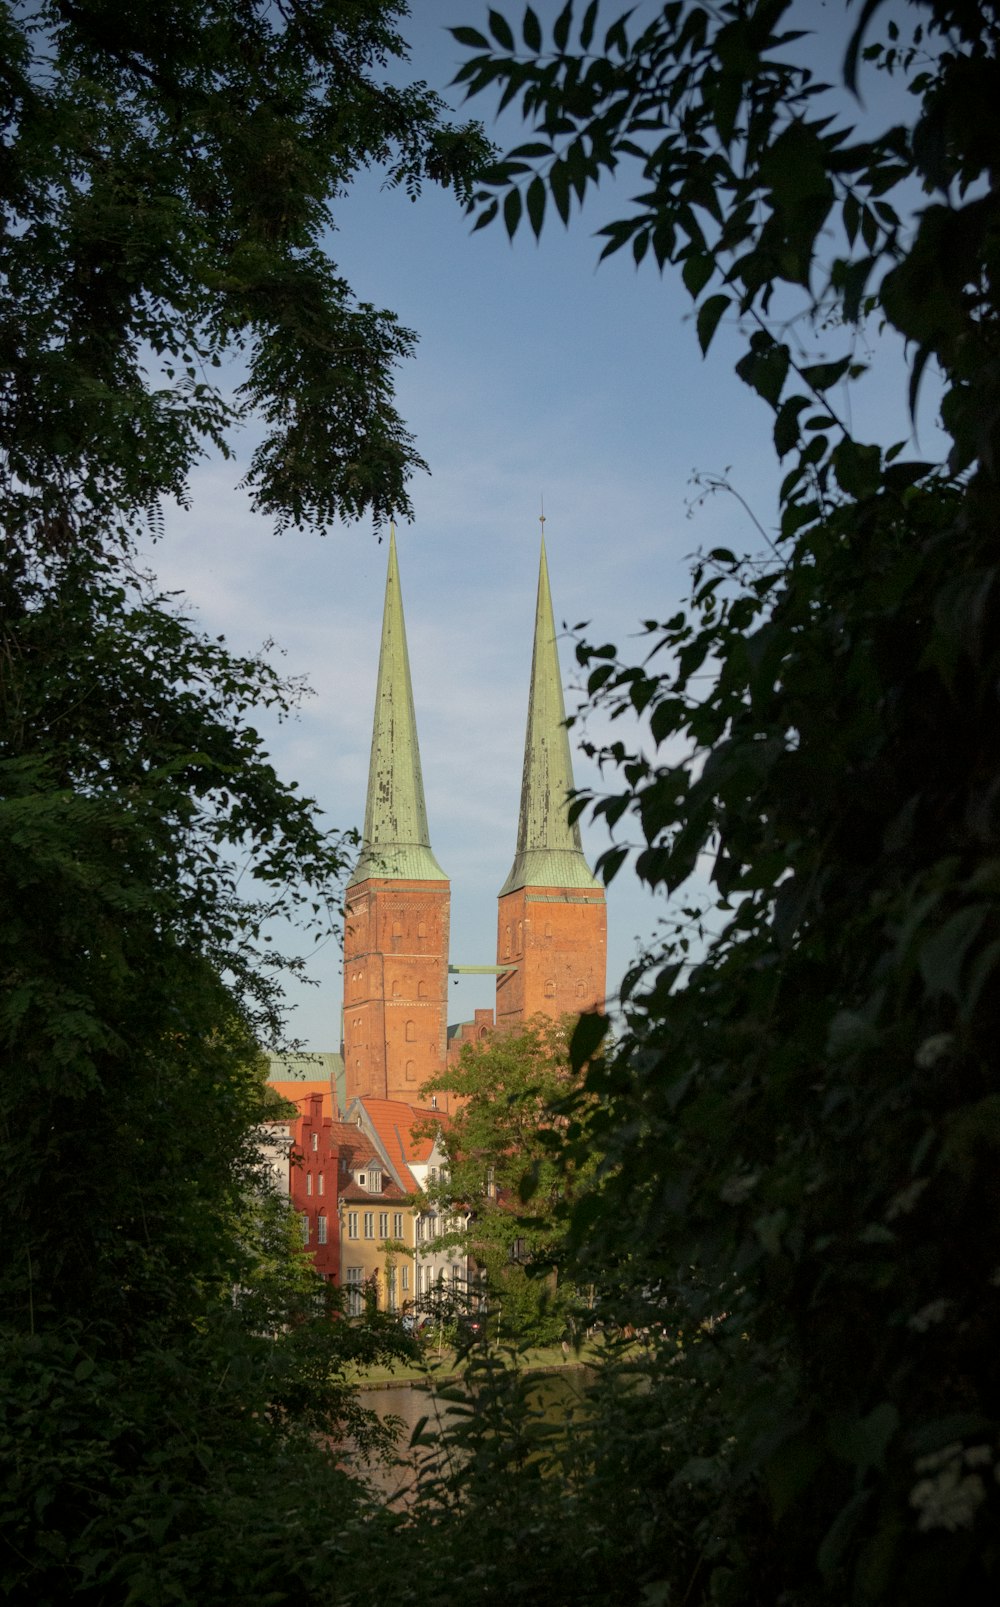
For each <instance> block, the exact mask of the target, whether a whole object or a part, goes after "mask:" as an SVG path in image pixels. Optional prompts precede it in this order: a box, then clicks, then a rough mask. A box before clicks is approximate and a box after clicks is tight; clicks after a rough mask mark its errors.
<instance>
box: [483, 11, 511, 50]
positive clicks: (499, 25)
mask: <svg viewBox="0 0 1000 1607" xmlns="http://www.w3.org/2000/svg"><path fill="white" fill-rule="evenodd" d="M488 21H489V25H490V33H491V34H492V35H493V37H494V39H495V40H496V42H497V44H498V45H501V46H502V47H503V49H504V50H513V49H514V34H513V32H512V30H511V26H510V23H509V22H508V21H507V19H506V17H504V16H502V15H501V13H500V12H499V11H491V12H490V13H489V17H488Z"/></svg>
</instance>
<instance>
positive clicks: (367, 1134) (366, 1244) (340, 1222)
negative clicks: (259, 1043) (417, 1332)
mask: <svg viewBox="0 0 1000 1607" xmlns="http://www.w3.org/2000/svg"><path fill="white" fill-rule="evenodd" d="M322 1058H323V1059H324V1060H328V1061H330V1062H331V1063H332V1064H331V1072H332V1075H328V1076H327V1077H325V1078H308V1077H303V1076H302V1075H301V1071H302V1069H303V1067H304V1068H305V1069H306V1070H310V1069H315V1070H318V1069H320V1068H319V1067H318V1066H315V1065H313V1064H312V1062H311V1061H310V1060H309V1058H308V1057H292V1061H291V1063H290V1061H289V1059H288V1057H283V1058H282V1059H281V1060H278V1059H277V1058H275V1059H274V1060H273V1061H272V1068H271V1069H272V1076H271V1078H270V1079H269V1082H270V1086H271V1087H272V1088H273V1089H274V1091H275V1092H276V1093H277V1094H279V1095H280V1096H281V1098H282V1099H283V1100H284V1102H285V1104H286V1106H289V1107H291V1106H293V1107H294V1110H295V1115H294V1116H292V1114H291V1111H289V1112H288V1115H287V1117H286V1118H285V1119H282V1120H280V1121H277V1122H274V1123H271V1124H270V1126H269V1129H268V1133H267V1135H266V1136H265V1138H264V1144H265V1146H266V1147H267V1149H268V1152H269V1157H270V1155H271V1154H273V1152H274V1151H275V1149H278V1150H283V1152H284V1154H285V1155H286V1156H287V1160H286V1162H285V1165H284V1167H282V1166H280V1165H279V1166H278V1167H277V1168H275V1167H274V1164H273V1162H272V1176H273V1178H274V1181H275V1186H277V1187H279V1188H281V1187H285V1188H287V1192H288V1195H289V1197H290V1199H291V1202H292V1205H293V1207H294V1209H295V1210H296V1212H297V1213H298V1215H299V1219H300V1222H301V1225H302V1243H303V1247H304V1249H305V1251H306V1252H307V1253H308V1254H309V1255H310V1257H311V1259H312V1261H313V1263H314V1265H315V1267H316V1270H317V1272H318V1273H320V1275H321V1276H322V1277H324V1278H326V1279H328V1280H329V1281H330V1282H332V1283H334V1284H337V1285H339V1286H342V1287H343V1288H344V1289H345V1290H346V1291H347V1309H348V1311H349V1312H350V1313H352V1314H354V1313H358V1312H360V1311H361V1309H362V1306H363V1303H364V1300H365V1298H366V1297H368V1298H373V1299H374V1301H375V1303H376V1305H377V1307H378V1309H379V1310H384V1311H399V1312H403V1311H406V1310H408V1309H410V1308H413V1307H415V1308H417V1309H431V1308H433V1307H434V1306H436V1305H438V1304H442V1305H444V1306H445V1307H447V1308H449V1309H450V1308H455V1309H458V1310H464V1309H467V1308H468V1306H469V1305H470V1304H472V1303H474V1301H475V1279H474V1277H470V1267H469V1260H468V1256H467V1254H466V1251H465V1249H464V1246H463V1245H462V1243H460V1242H459V1241H460V1240H461V1237H462V1234H463V1231H464V1228H465V1226H466V1221H467V1219H466V1217H465V1216H464V1215H463V1214H461V1213H455V1214H452V1215H444V1214H442V1213H441V1212H440V1210H439V1208H438V1207H437V1206H436V1205H435V1204H434V1203H432V1202H431V1201H430V1200H428V1198H427V1190H428V1188H429V1187H431V1188H433V1186H434V1185H435V1184H436V1183H437V1181H438V1178H439V1176H440V1174H441V1171H442V1168H443V1167H444V1165H445V1156H444V1152H443V1149H442V1146H441V1142H440V1137H441V1124H442V1122H443V1121H444V1120H446V1118H445V1117H443V1116H442V1115H441V1114H440V1113H439V1112H437V1111H436V1110H434V1109H432V1108H422V1107H419V1106H414V1105H409V1104H405V1103H403V1102H402V1101H400V1100H391V1099H364V1098H354V1099H352V1100H350V1101H349V1102H348V1103H347V1106H346V1109H344V1108H342V1107H341V1104H340V1102H339V1101H338V1097H337V1096H338V1088H337V1075H336V1073H337V1070H338V1069H339V1067H337V1065H336V1063H337V1062H339V1059H340V1057H339V1056H334V1055H329V1056H324V1057H322ZM289 1070H293V1071H298V1072H299V1073H300V1075H299V1076H297V1077H294V1079H293V1080H289V1078H288V1076H287V1073H288V1071H289Z"/></svg>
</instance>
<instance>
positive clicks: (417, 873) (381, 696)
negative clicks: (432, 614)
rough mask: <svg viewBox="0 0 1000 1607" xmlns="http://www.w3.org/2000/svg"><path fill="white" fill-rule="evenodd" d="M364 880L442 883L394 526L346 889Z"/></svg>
mask: <svg viewBox="0 0 1000 1607" xmlns="http://www.w3.org/2000/svg"><path fill="white" fill-rule="evenodd" d="M370 876H377V877H380V878H384V879H386V880H389V881H421V882H446V881H447V880H448V878H447V876H446V875H445V873H444V871H443V870H442V869H441V866H440V865H439V864H438V862H437V860H436V859H435V858H434V855H433V853H432V852H431V840H430V833H429V831H428V828H427V808H426V805H425V803H424V783H423V777H422V775H421V772H420V750H419V748H418V746H417V720H416V715H415V714H414V712H413V687H412V685H411V682H410V659H409V655H408V653H407V651H406V626H405V624H404V623H403V598H402V594H401V592H400V589H399V563H398V560H397V557H396V531H395V529H394V528H390V532H389V568H388V573H387V574H386V580H385V608H384V610H383V614H382V646H381V650H380V652H379V660H378V684H377V687H376V691H375V722H374V726H373V729H372V754H371V762H370V764H369V768H368V797H367V800H366V803H365V829H364V835H363V837H362V840H361V857H360V858H359V860H358V863H357V865H356V866H355V869H354V874H353V876H352V877H351V879H350V881H349V882H348V884H347V885H348V886H349V887H353V886H354V885H355V884H356V883H357V882H363V881H367V879H368V878H369V877H370Z"/></svg>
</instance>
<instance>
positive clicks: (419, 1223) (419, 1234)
mask: <svg viewBox="0 0 1000 1607" xmlns="http://www.w3.org/2000/svg"><path fill="white" fill-rule="evenodd" d="M423 1239H424V1219H423V1217H422V1216H418V1217H417V1243H418V1244H422V1243H423Z"/></svg>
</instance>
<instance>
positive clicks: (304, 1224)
mask: <svg viewBox="0 0 1000 1607" xmlns="http://www.w3.org/2000/svg"><path fill="white" fill-rule="evenodd" d="M299 1223H300V1225H301V1228H302V1243H303V1244H308V1243H309V1218H308V1217H307V1216H306V1213H305V1212H304V1211H303V1212H302V1214H301V1216H300V1217H299Z"/></svg>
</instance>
